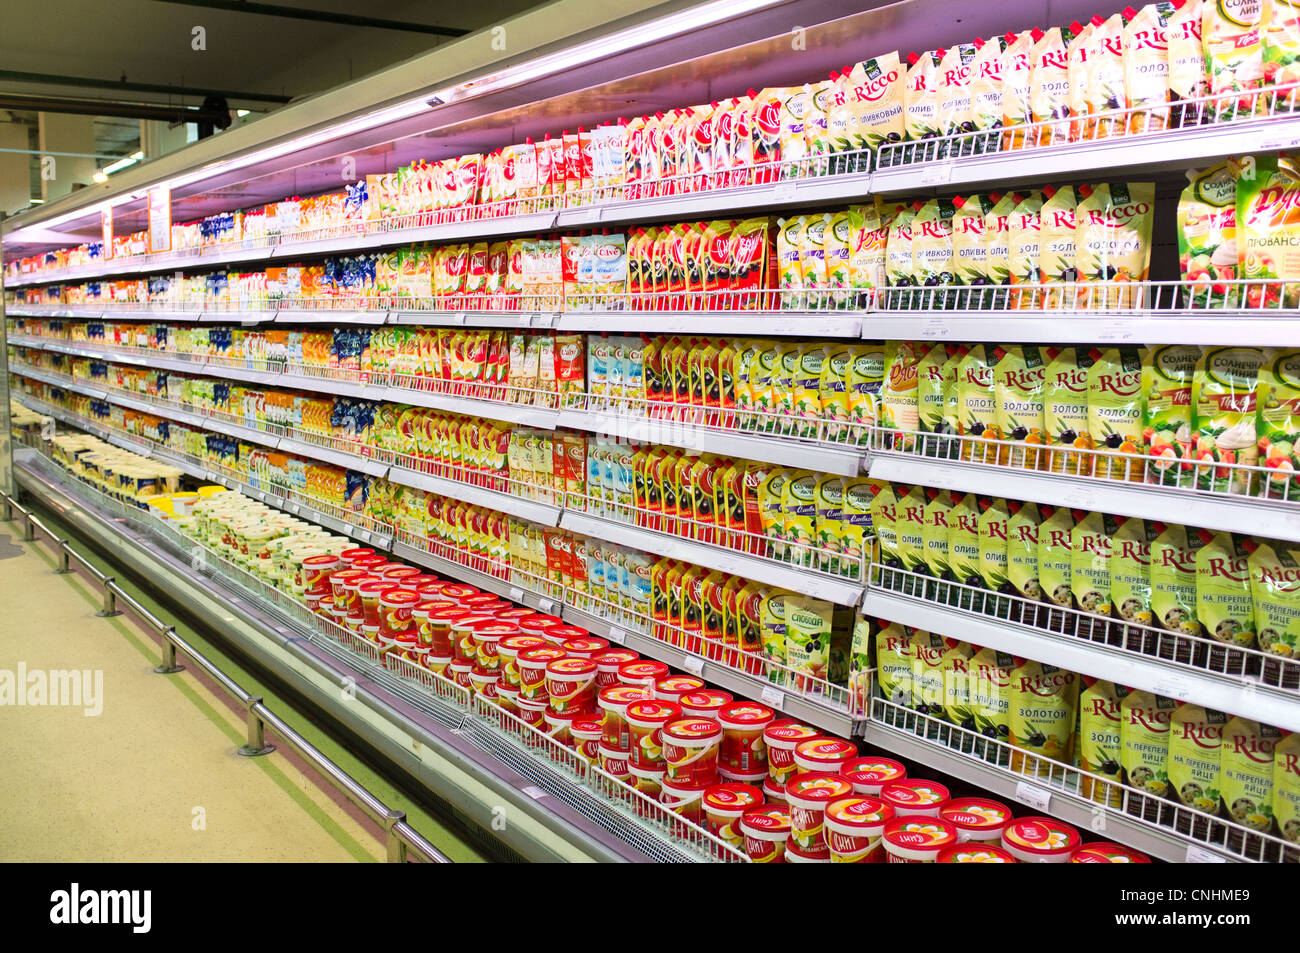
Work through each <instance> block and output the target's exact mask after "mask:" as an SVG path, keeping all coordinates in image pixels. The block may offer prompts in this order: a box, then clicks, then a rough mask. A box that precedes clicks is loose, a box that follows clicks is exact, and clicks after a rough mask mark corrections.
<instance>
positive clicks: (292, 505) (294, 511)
mask: <svg viewBox="0 0 1300 953" xmlns="http://www.w3.org/2000/svg"><path fill="white" fill-rule="evenodd" d="M289 512H290V513H292V514H293V515H294V516H297V515H298V514H299V513H301V512H302V509H301V508H300V507H299V506H298V504H297V503H290V504H289Z"/></svg>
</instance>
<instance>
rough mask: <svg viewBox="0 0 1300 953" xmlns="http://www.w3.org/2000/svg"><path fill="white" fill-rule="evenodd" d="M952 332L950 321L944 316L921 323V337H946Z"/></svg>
mask: <svg viewBox="0 0 1300 953" xmlns="http://www.w3.org/2000/svg"><path fill="white" fill-rule="evenodd" d="M950 334H951V328H949V326H948V322H947V321H945V320H944V319H943V318H929V319H928V320H926V322H925V323H924V324H922V325H921V337H923V338H946V337H948V336H949V335H950Z"/></svg>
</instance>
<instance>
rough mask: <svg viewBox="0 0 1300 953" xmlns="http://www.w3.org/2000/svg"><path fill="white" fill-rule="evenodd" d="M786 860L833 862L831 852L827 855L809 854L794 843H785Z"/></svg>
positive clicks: (793, 862) (808, 862) (813, 862)
mask: <svg viewBox="0 0 1300 953" xmlns="http://www.w3.org/2000/svg"><path fill="white" fill-rule="evenodd" d="M785 862H786V863H787V864H829V863H830V862H831V857H830V854H826V855H825V856H823V855H821V854H808V853H805V852H804V851H801V850H800V849H799V848H798V847H796V846H795V845H794V844H786V845H785Z"/></svg>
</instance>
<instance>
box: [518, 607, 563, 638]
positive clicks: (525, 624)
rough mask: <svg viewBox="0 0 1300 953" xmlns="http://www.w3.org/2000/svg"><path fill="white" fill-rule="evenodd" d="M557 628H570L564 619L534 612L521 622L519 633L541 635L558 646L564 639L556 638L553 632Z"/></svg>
mask: <svg viewBox="0 0 1300 953" xmlns="http://www.w3.org/2000/svg"><path fill="white" fill-rule="evenodd" d="M556 628H566V629H567V628H568V626H567V625H565V622H564V620H563V619H561V618H559V617H558V616H553V615H547V614H546V613H544V612H532V613H529V614H528V615H526V616H524V617H523V618H521V619H520V620H519V631H520V632H526V633H528V634H529V635H540V636H541V637H542V638H544V639H545V640H546V641H547V642H550V643H552V644H554V645H558V644H559V643H560V642H562V641H564V640H563V639H557V638H554V637H553V636H552V635H551V631H552V630H553V629H556Z"/></svg>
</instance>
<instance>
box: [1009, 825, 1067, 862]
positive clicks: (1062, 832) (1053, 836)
mask: <svg viewBox="0 0 1300 953" xmlns="http://www.w3.org/2000/svg"><path fill="white" fill-rule="evenodd" d="M1079 842H1080V837H1079V832H1078V831H1076V830H1075V829H1074V828H1073V827H1071V826H1070V825H1069V824H1066V823H1064V822H1062V821H1058V820H1057V819H1056V818H1054V817H1020V818H1016V819H1015V820H1014V821H1012V822H1011V823H1010V824H1008V825H1007V826H1006V828H1005V829H1004V830H1003V831H1002V847H1003V848H1004V849H1005V850H1006V851H1007V852H1008V853H1010V854H1011V856H1012V857H1014V858H1015V859H1016V860H1018V861H1020V862H1021V863H1025V864H1065V863H1069V861H1070V855H1071V854H1073V853H1074V852H1075V851H1076V850H1078V848H1079Z"/></svg>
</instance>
